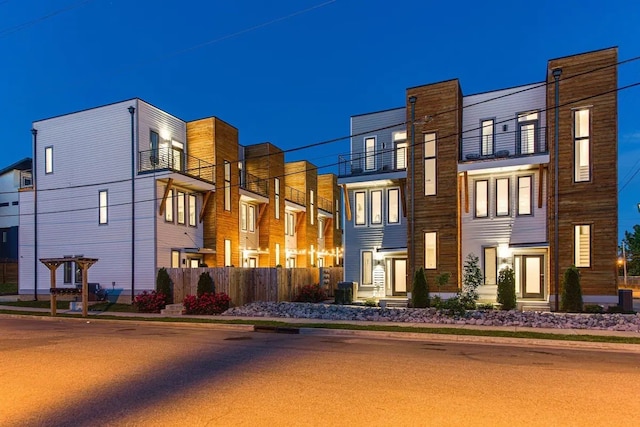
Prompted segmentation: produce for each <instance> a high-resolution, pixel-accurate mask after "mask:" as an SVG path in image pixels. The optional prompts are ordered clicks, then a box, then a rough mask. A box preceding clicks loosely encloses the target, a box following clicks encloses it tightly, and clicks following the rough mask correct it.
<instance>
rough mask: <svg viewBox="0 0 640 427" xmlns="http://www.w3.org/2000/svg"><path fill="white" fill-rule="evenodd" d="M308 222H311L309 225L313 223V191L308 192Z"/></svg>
mask: <svg viewBox="0 0 640 427" xmlns="http://www.w3.org/2000/svg"><path fill="white" fill-rule="evenodd" d="M309 199H311V200H309V211H310V215H309V220H310V221H311V225H313V224H314V223H315V214H314V206H315V197H314V194H313V190H309Z"/></svg>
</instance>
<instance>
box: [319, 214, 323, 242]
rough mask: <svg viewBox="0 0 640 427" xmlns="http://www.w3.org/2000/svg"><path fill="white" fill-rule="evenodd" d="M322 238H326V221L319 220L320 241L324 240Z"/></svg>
mask: <svg viewBox="0 0 640 427" xmlns="http://www.w3.org/2000/svg"><path fill="white" fill-rule="evenodd" d="M322 238H324V220H323V219H322V218H318V239H319V240H322Z"/></svg>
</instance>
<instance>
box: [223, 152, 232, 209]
mask: <svg viewBox="0 0 640 427" xmlns="http://www.w3.org/2000/svg"><path fill="white" fill-rule="evenodd" d="M224 210H225V211H230V210H231V163H229V162H228V161H226V160H225V161H224Z"/></svg>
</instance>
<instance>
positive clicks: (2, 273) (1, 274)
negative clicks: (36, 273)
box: [0, 261, 18, 283]
mask: <svg viewBox="0 0 640 427" xmlns="http://www.w3.org/2000/svg"><path fill="white" fill-rule="evenodd" d="M0 283H18V261H0Z"/></svg>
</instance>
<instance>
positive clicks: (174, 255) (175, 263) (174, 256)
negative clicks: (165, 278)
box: [171, 251, 180, 268]
mask: <svg viewBox="0 0 640 427" xmlns="http://www.w3.org/2000/svg"><path fill="white" fill-rule="evenodd" d="M171 268H180V251H171Z"/></svg>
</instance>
